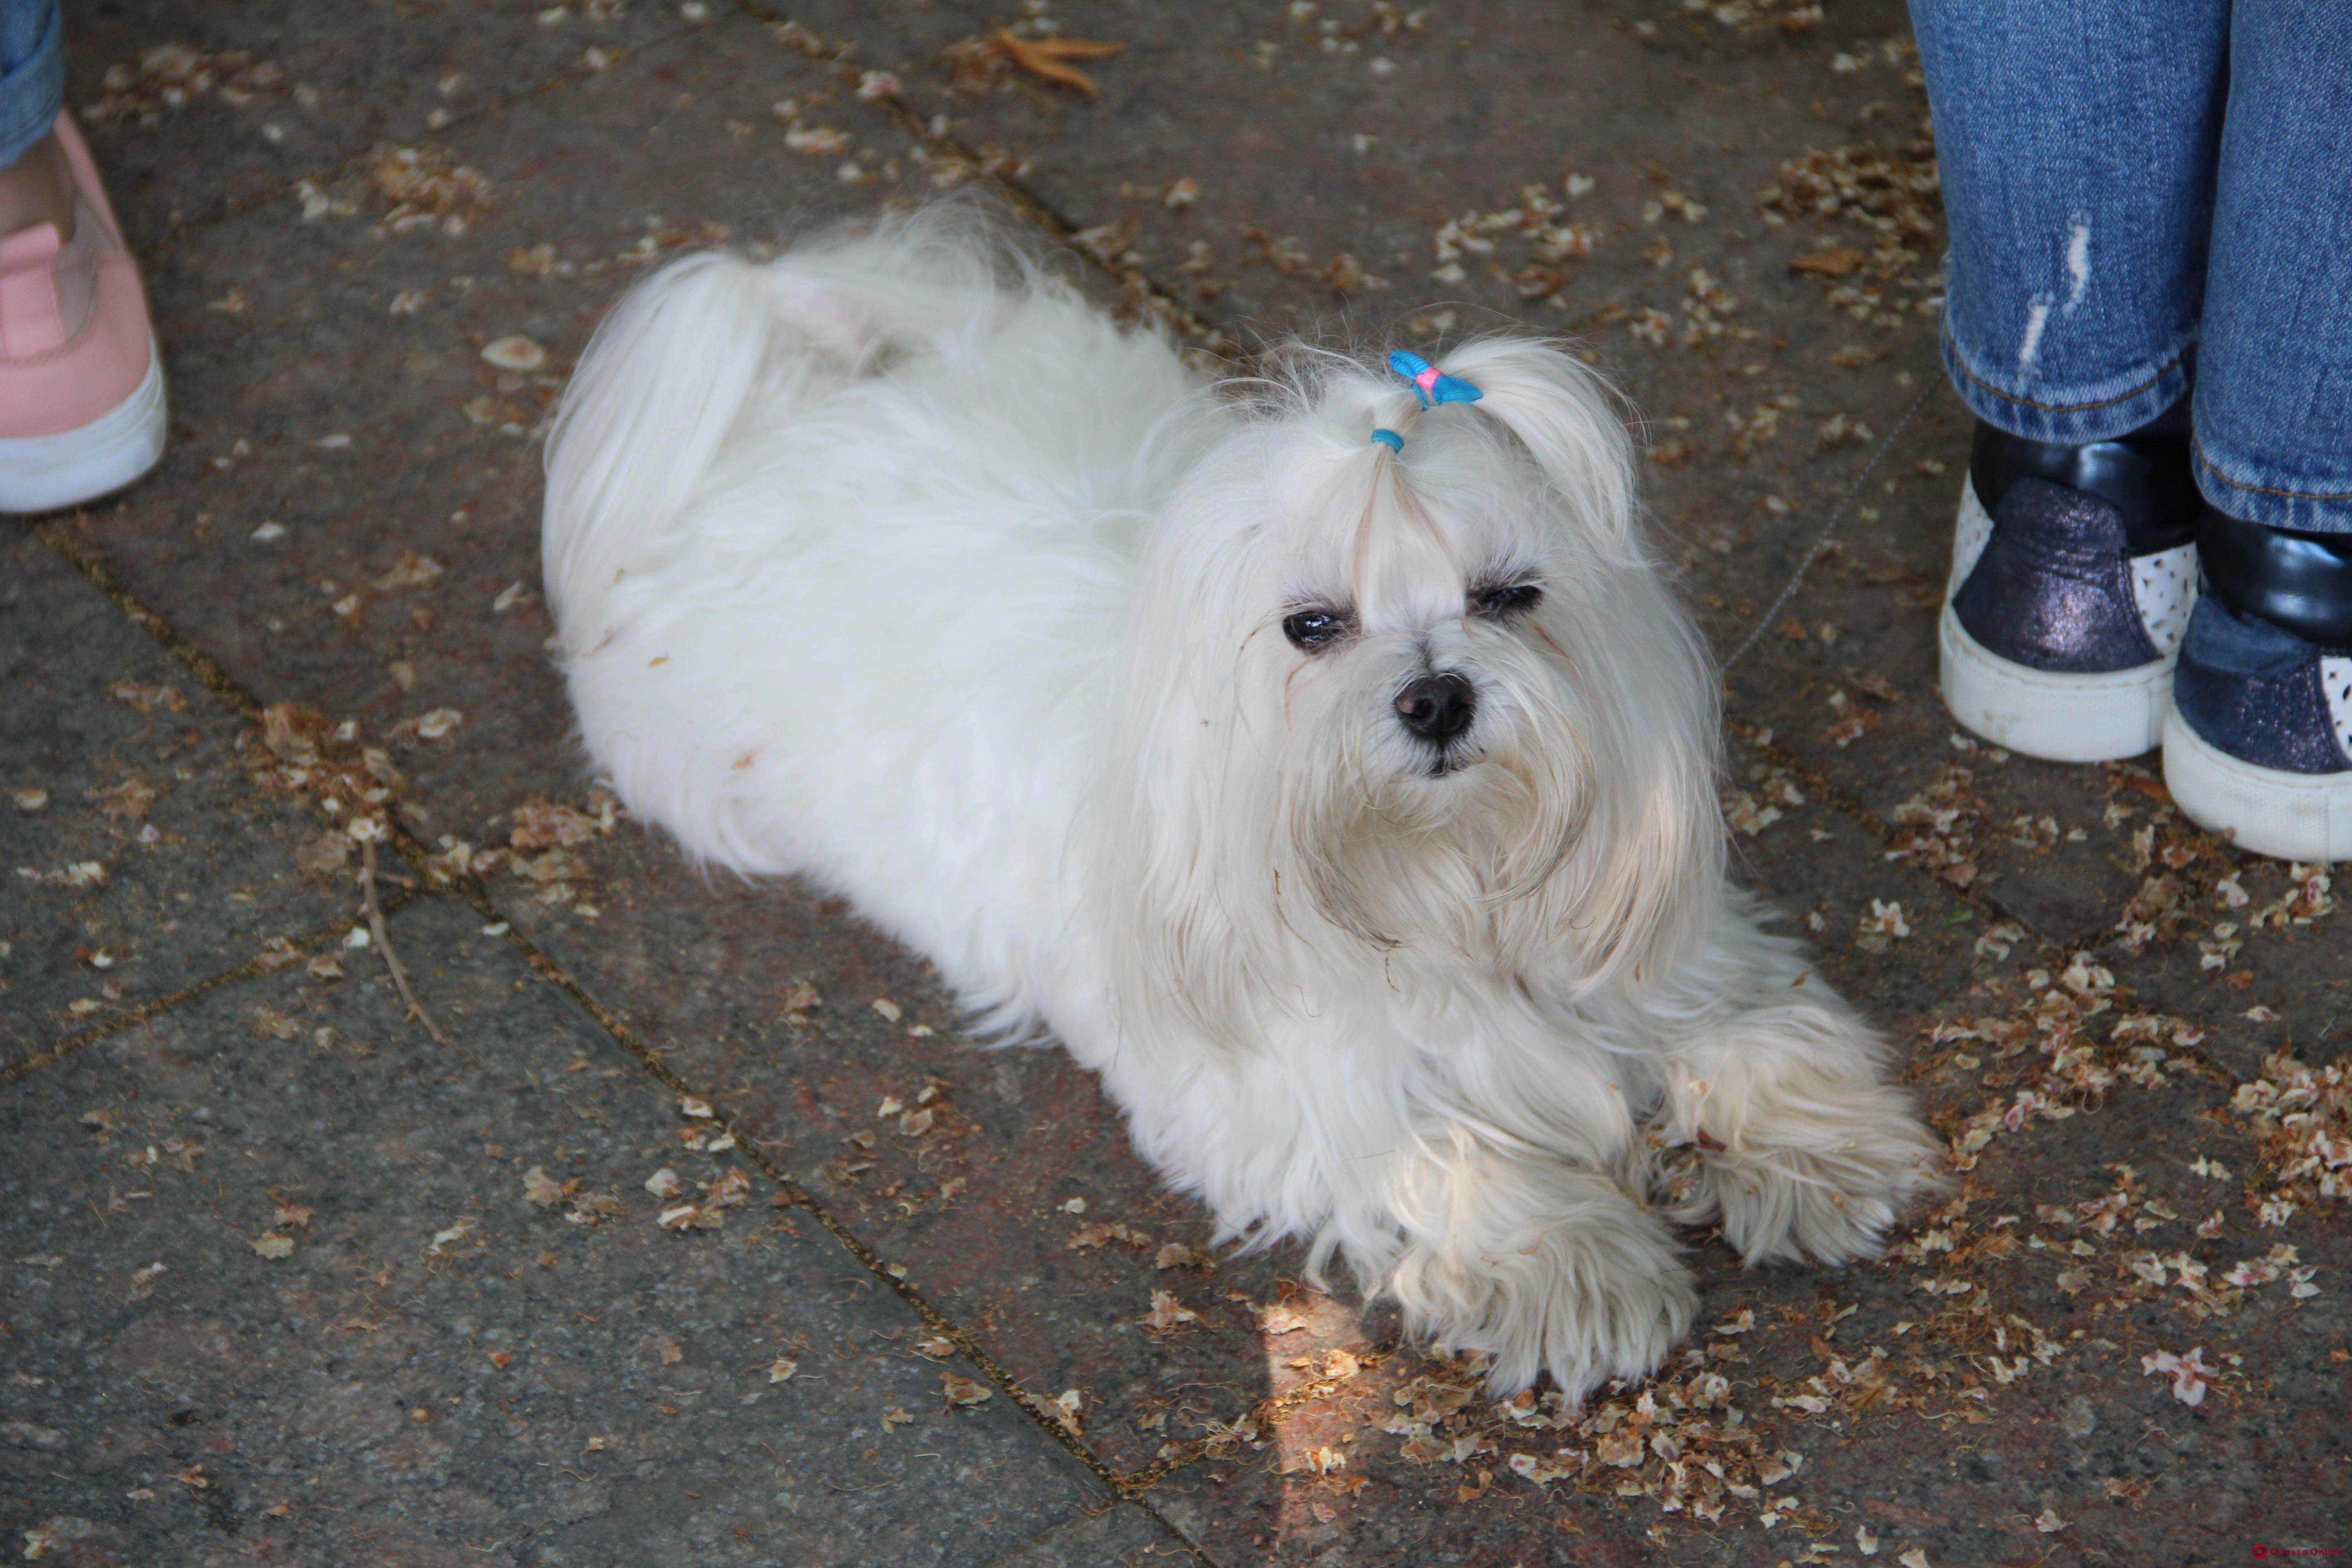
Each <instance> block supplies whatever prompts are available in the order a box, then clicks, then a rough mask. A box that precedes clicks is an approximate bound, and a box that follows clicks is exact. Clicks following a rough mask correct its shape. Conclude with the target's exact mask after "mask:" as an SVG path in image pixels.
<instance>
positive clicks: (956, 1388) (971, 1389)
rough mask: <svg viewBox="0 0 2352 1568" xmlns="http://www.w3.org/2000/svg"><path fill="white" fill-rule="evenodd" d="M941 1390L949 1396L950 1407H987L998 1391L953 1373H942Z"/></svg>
mask: <svg viewBox="0 0 2352 1568" xmlns="http://www.w3.org/2000/svg"><path fill="white" fill-rule="evenodd" d="M940 1391H941V1392H942V1393H944V1394H946V1395H947V1401H948V1403H949V1404H950V1405H965V1406H971V1405H985V1404H987V1403H988V1402H989V1401H990V1400H992V1399H993V1398H995V1397H996V1391H995V1390H994V1389H992V1388H991V1387H989V1386H988V1384H984V1383H975V1382H974V1381H973V1380H971V1378H968V1377H963V1376H961V1375H959V1374H957V1373H952V1372H943V1373H940Z"/></svg>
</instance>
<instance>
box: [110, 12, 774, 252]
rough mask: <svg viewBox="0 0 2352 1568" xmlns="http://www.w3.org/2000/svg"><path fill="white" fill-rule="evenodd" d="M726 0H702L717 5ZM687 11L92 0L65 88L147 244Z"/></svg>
mask: <svg viewBox="0 0 2352 1568" xmlns="http://www.w3.org/2000/svg"><path fill="white" fill-rule="evenodd" d="M735 8H736V7H735V5H734V4H733V0H705V3H704V6H703V9H704V11H705V12H707V13H708V14H709V16H710V17H712V18H719V19H723V18H724V17H725V16H727V15H728V14H730V13H732V12H733V11H734V10H735ZM688 26H690V24H689V23H688V22H687V21H686V20H685V19H684V18H682V17H681V16H680V15H679V12H678V7H677V6H675V5H619V4H613V3H609V0H583V3H582V4H571V3H569V0H566V3H562V4H559V5H553V6H550V5H541V4H539V3H538V0H464V3H461V4H450V3H436V0H422V3H418V0H404V3H403V4H400V5H370V4H359V3H354V0H337V3H330V4H325V5H319V4H299V3H290V0H265V3H262V4H246V5H236V6H212V7H190V6H187V5H174V4H171V3H170V0H98V3H96V4H90V5H77V6H75V7H74V10H73V12H72V13H71V14H70V15H69V16H68V17H67V19H66V39H67V50H68V56H67V58H68V86H67V92H66V100H67V103H68V106H69V107H70V108H71V109H72V110H73V111H74V113H75V114H76V116H77V118H78V119H79V121H81V122H82V125H83V128H84V130H85V132H86V133H87V134H88V135H89V140H90V142H91V149H92V151H93V152H94V153H96V154H97V156H98V159H99V162H100V166H101V168H103V170H104V171H105V173H106V175H107V181H108V189H109V193H110V196H111V198H112V200H113V202H114V205H115V208H116V211H117V212H118V214H119V215H120V216H121V218H122V220H123V224H124V227H125V229H126V230H127V232H128V235H129V237H130V238H131V242H132V244H133V246H134V247H139V248H140V249H141V250H142V254H145V252H146V248H147V247H148V246H149V245H150V244H151V243H152V242H153V241H156V240H159V239H162V238H163V237H165V236H167V235H168V234H170V233H171V232H172V231H173V230H176V229H180V228H183V227H185V226H190V225H199V224H203V223H205V222H208V221H211V220H213V219H215V218H217V217H219V216H222V215H223V214H224V213H226V212H227V211H231V210H234V209H236V208H238V207H242V206H246V205H251V204H253V203H255V202H258V201H265V200H271V199H275V198H278V197H280V196H281V195H285V194H286V193H289V192H290V191H291V189H292V187H293V186H294V184H295V183H296V181H298V180H299V179H303V178H306V177H307V178H311V179H314V180H315V179H317V178H319V177H320V175H322V174H325V173H326V172H328V171H330V170H331V169H333V168H335V167H336V166H337V165H340V164H341V163H345V162H346V161H347V160H350V159H352V158H354V157H358V156H360V155H362V154H364V153H368V152H370V151H371V150H372V149H373V148H377V147H382V146H396V145H401V144H414V143H415V142H419V141H421V140H423V139H425V138H426V137H428V136H430V135H431V134H432V133H433V132H436V131H437V130H440V129H441V128H442V127H444V126H446V125H447V124H449V123H450V122H451V121H455V120H460V119H465V118H467V117H470V116H473V115H477V114H479V113H482V112H485V111H488V110H496V109H497V108H499V106H501V105H504V104H507V103H509V102H512V101H513V100H517V99H520V98H524V97H527V96H530V95H531V94H533V93H537V92H543V91H545V90H547V89H550V88H551V87H555V86H557V85H559V84H562V83H565V82H568V81H577V80H579V79H583V78H585V77H588V76H592V75H593V74H595V73H596V72H597V71H599V70H602V69H606V68H610V66H611V63H612V62H613V61H614V60H616V59H618V58H621V57H622V56H624V55H625V54H626V53H627V52H628V51H630V50H632V49H635V48H642V47H647V46H648V45H654V44H657V43H659V42H660V41H661V40H663V39H664V38H666V37H669V36H670V35H673V34H676V33H678V32H681V31H683V30H685V29H686V28H688ZM592 50H593V51H595V53H596V55H597V57H599V58H601V59H602V61H603V63H602V64H596V63H592V60H591V53H590V52H591V51H592ZM240 55H241V56H243V57H244V58H243V59H242V60H239V59H236V58H232V57H236V56H240Z"/></svg>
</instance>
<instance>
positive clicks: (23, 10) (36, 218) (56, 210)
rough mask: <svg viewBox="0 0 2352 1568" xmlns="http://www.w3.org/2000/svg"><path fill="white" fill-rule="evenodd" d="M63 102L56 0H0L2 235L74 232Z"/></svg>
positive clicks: (62, 41) (62, 29) (61, 46)
mask: <svg viewBox="0 0 2352 1568" xmlns="http://www.w3.org/2000/svg"><path fill="white" fill-rule="evenodd" d="M65 106H66V45H65V23H64V18H63V17H62V16H59V14H58V0H0V235H7V234H14V233H16V231H17V230H19V229H25V228H30V227H32V226H34V225H35V224H39V223H54V224H57V225H58V228H59V232H60V235H61V237H63V238H66V239H71V238H72V237H73V220H74V210H73V207H74V202H73V175H72V174H70V173H69V172H68V170H67V168H66V158H65V149H64V148H63V146H62V145H60V144H59V142H58V138H57V134H56V132H55V130H54V127H55V126H56V124H57V119H58V113H59V112H60V111H61V110H64V108H65Z"/></svg>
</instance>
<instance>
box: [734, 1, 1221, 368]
mask: <svg viewBox="0 0 2352 1568" xmlns="http://www.w3.org/2000/svg"><path fill="white" fill-rule="evenodd" d="M743 3H744V9H745V10H746V12H748V13H750V14H751V15H754V16H761V17H764V18H766V19H767V21H768V23H769V24H770V28H769V30H770V32H771V33H772V35H773V36H774V37H775V38H776V41H777V42H778V43H779V44H781V45H782V46H783V47H785V48H788V49H790V50H792V51H793V53H795V54H798V55H799V56H801V57H802V58H804V59H806V60H808V61H809V62H810V63H811V64H813V65H815V66H818V67H820V68H824V69H825V70H828V71H831V72H832V73H833V74H834V76H835V77H836V78H837V79H840V80H841V82H842V83H843V85H844V86H845V87H846V88H848V89H850V91H851V95H852V96H853V97H856V98H857V99H859V100H862V101H865V102H867V103H870V104H872V105H873V106H874V108H875V109H876V110H877V111H878V112H879V113H881V114H882V115H883V116H884V117H885V118H886V119H887V120H889V121H891V122H892V123H893V124H895V125H897V126H898V129H899V130H900V131H901V132H904V133H905V134H906V135H908V137H910V138H912V139H913V140H914V142H916V144H917V145H919V146H920V147H923V148H924V149H926V150H927V151H929V152H931V153H937V154H939V155H940V156H942V157H944V158H946V159H948V160H950V161H952V162H953V163H960V164H964V165H967V166H969V167H970V168H971V169H972V170H973V172H974V177H975V178H976V179H977V180H980V181H982V182H985V183H986V184H987V186H988V188H990V189H991V190H992V191H994V192H995V193H996V194H997V195H999V196H1000V197H1002V198H1003V201H1004V202H1005V204H1006V205H1009V206H1010V207H1012V208H1013V211H1014V212H1016V213H1017V214H1019V215H1020V216H1022V217H1023V218H1024V219H1025V220H1027V221H1028V223H1029V224H1031V225H1032V226H1034V227H1035V228H1037V229H1039V230H1041V231H1043V232H1044V233H1045V234H1046V235H1047V236H1049V237H1052V238H1053V239H1055V240H1057V241H1059V242H1061V243H1062V244H1065V245H1067V246H1069V247H1070V248H1071V249H1072V250H1074V251H1076V252H1077V254H1078V255H1080V256H1081V257H1084V258H1086V259H1087V262H1089V263H1090V264H1091V265H1093V266H1094V267H1095V268H1097V270H1099V271H1100V272H1101V273H1102V274H1103V275H1104V276H1105V277H1107V278H1108V279H1110V280H1111V281H1112V282H1114V283H1116V284H1118V286H1119V288H1120V289H1121V290H1122V291H1123V292H1128V293H1132V294H1139V295H1141V296H1143V297H1144V298H1146V299H1148V300H1150V308H1151V311H1152V313H1153V314H1155V315H1158V316H1159V317H1160V318H1161V319H1162V320H1164V321H1168V322H1169V323H1170V324H1171V325H1172V326H1174V327H1175V328H1176V329H1177V331H1179V332H1181V334H1182V335H1183V336H1184V337H1185V338H1187V339H1189V340H1191V342H1192V345H1193V346H1194V347H1196V348H1199V349H1202V350H1205V351H1206V352H1208V353H1212V354H1214V355H1216V356H1218V357H1219V358H1223V359H1248V358H1252V357H1254V356H1253V355H1252V354H1251V353H1250V351H1249V350H1248V349H1247V348H1245V347H1244V345H1243V344H1242V342H1241V341H1240V340H1239V339H1237V338H1235V337H1234V335H1233V334H1232V333H1230V332H1228V331H1225V330H1224V329H1223V328H1222V327H1220V326H1218V325H1217V324H1216V323H1215V322H1213V321H1210V320H1209V319H1208V318H1206V317H1204V316H1202V314H1201V313H1200V312H1199V311H1197V310H1193V309H1192V307H1191V306H1189V305H1186V304H1184V303H1183V302H1182V301H1181V300H1179V299H1178V298H1177V296H1176V294H1175V293H1174V292H1173V291H1172V290H1171V289H1167V288H1165V287H1163V286H1162V285H1161V284H1160V282H1159V281H1158V280H1157V279H1154V278H1152V277H1151V275H1150V274H1149V273H1147V272H1145V271H1144V270H1143V269H1142V268H1138V267H1128V266H1124V265H1120V264H1118V263H1116V262H1114V261H1113V260H1112V259H1111V258H1108V257H1106V256H1103V255H1102V254H1100V253H1099V252H1097V250H1096V249H1095V248H1094V247H1091V246H1088V245H1087V244H1084V243H1083V242H1081V241H1080V240H1079V238H1078V236H1079V234H1080V233H1081V232H1082V231H1081V229H1080V228H1079V226H1078V225H1077V224H1076V222H1074V221H1073V220H1072V219H1071V218H1070V217H1069V216H1067V215H1066V214H1064V213H1063V212H1062V211H1061V210H1060V209H1059V208H1057V207H1055V205H1053V204H1052V203H1050V202H1048V201H1047V200H1045V197H1043V196H1041V195H1038V194H1037V193H1036V192H1034V191H1033V190H1031V189H1030V188H1029V187H1028V186H1027V185H1025V184H1022V183H1021V182H1020V181H1019V180H1017V179H1015V178H1013V176H1012V175H1010V174H999V173H997V172H995V171H994V170H992V169H991V168H990V167H989V162H990V160H989V159H988V158H987V157H986V156H985V155H984V154H982V153H979V152H977V151H975V150H974V149H972V148H971V147H968V146H966V145H965V144H964V143H963V142H960V141H958V140H957V139H956V138H955V137H953V136H950V135H949V134H947V133H946V132H935V131H933V130H932V129H931V126H930V124H929V121H926V120H924V119H923V117H922V116H921V115H919V114H918V113H916V112H915V110H913V109H912V108H910V107H908V104H907V103H906V101H905V100H902V99H898V98H866V96H865V95H864V94H862V93H859V92H857V90H856V89H857V87H858V84H859V81H860V79H861V78H862V77H863V76H864V75H865V72H864V70H863V68H860V67H858V66H857V65H856V64H853V63H852V61H851V58H850V57H851V55H852V53H853V52H854V49H855V46H854V45H850V44H845V43H840V42H838V41H835V40H831V39H827V38H824V37H819V36H818V35H817V34H816V33H814V32H812V31H811V30H810V29H809V28H807V27H804V26H802V25H801V24H799V23H798V22H795V21H793V20H792V19H791V18H790V17H787V16H779V15H777V14H776V13H775V12H774V11H773V10H772V8H771V7H770V6H769V5H768V4H767V0H743Z"/></svg>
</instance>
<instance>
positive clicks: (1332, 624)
mask: <svg viewBox="0 0 2352 1568" xmlns="http://www.w3.org/2000/svg"><path fill="white" fill-rule="evenodd" d="M1348 627H1349V619H1348V617H1347V616H1343V615H1341V614H1340V613H1339V611H1337V610H1294V611H1293V612H1291V613H1290V614H1289V615H1287V616H1283V618H1282V635H1283V636H1284V637H1288V638H1289V639H1290V644H1291V646H1292V647H1297V648H1303V649H1305V650H1306V651H1307V652H1308V653H1313V652H1314V651H1315V650H1316V649H1317V648H1319V647H1323V646H1324V645H1325V644H1327V643H1331V642H1335V641H1337V640H1338V639H1339V638H1340V637H1345V636H1346V635H1347V633H1348Z"/></svg>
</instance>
